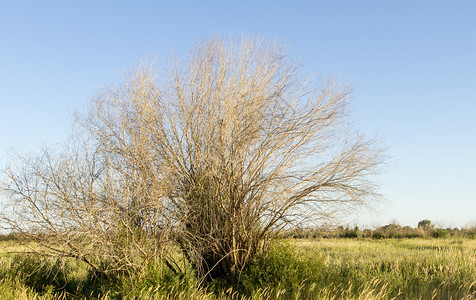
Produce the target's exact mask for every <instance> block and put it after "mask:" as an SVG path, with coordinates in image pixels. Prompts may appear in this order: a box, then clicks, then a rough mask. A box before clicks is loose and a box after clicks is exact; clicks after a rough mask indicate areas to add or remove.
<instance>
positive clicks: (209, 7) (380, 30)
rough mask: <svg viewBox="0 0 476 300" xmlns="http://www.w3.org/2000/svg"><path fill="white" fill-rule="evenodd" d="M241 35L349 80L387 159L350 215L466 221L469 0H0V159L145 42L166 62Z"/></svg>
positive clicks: (53, 123) (470, 136) (82, 98)
mask: <svg viewBox="0 0 476 300" xmlns="http://www.w3.org/2000/svg"><path fill="white" fill-rule="evenodd" d="M242 34H250V35H258V36H262V37H265V38H274V39H277V40H279V41H281V42H282V44H283V45H285V46H287V47H288V48H289V50H290V52H291V53H292V54H294V55H296V56H298V57H299V58H301V59H302V60H303V61H304V64H305V69H306V71H307V72H310V73H313V74H316V75H317V76H327V75H332V76H334V77H336V78H337V79H338V80H339V81H340V82H342V83H345V84H349V85H352V86H354V87H355V92H354V94H353V97H352V107H353V114H352V119H353V121H354V123H355V125H356V127H357V128H359V129H360V130H361V131H362V132H364V133H366V134H367V135H369V136H378V137H381V138H382V141H383V142H382V143H383V145H384V146H385V147H387V148H388V152H387V155H388V156H389V160H388V162H387V164H386V165H385V166H384V168H383V170H384V172H383V173H382V174H381V175H379V177H378V178H377V180H378V182H380V184H381V188H380V192H381V193H382V194H383V195H384V196H385V198H386V200H385V201H384V202H382V203H381V204H380V205H378V206H377V207H376V208H377V209H378V210H377V211H376V212H373V213H362V214H360V215H355V216H349V218H348V219H347V222H349V223H351V224H353V223H358V224H361V225H367V226H371V225H385V224H388V223H390V222H392V221H393V220H396V221H397V222H398V223H399V224H401V225H410V226H416V225H417V223H418V221H420V220H422V219H430V220H431V221H433V222H434V223H436V224H437V225H441V226H445V227H446V226H451V227H453V226H467V225H469V224H476V1H435V0H433V1H414V0H409V1H401V0H398V1H396V0H394V1H367V0H363V1H343V0H342V1H330V0H329V1H277V0H273V1H205V0H203V1H119V0H116V1H84V0H83V1H33V0H32V1H21V0H19V1H3V2H2V4H1V5H0V165H1V166H4V165H6V164H8V163H9V161H10V158H9V157H10V156H9V155H8V153H9V152H11V151H12V150H13V151H19V152H24V151H32V150H35V149H37V148H38V147H40V146H42V145H45V144H46V145H51V144H55V143H60V142H61V141H62V140H64V138H65V137H66V136H67V134H68V133H69V131H70V121H71V119H72V114H73V113H74V112H75V111H77V110H79V109H81V107H82V106H84V104H85V103H87V101H88V99H89V97H90V96H92V95H94V94H95V93H96V92H97V91H98V89H100V88H101V87H105V86H108V85H110V84H113V83H115V82H117V81H118V79H119V78H120V75H121V72H123V71H125V70H127V69H129V68H131V67H133V66H134V65H136V64H137V63H138V62H139V61H140V60H141V58H143V57H144V56H145V55H146V54H147V53H152V54H154V55H156V56H157V57H158V59H159V61H160V60H162V61H163V62H166V61H167V59H168V56H169V55H170V54H171V53H173V52H174V51H175V52H177V53H179V54H180V53H186V52H187V51H188V49H189V48H191V47H192V46H193V45H194V44H195V43H196V42H197V41H199V40H203V39H207V38H210V37H214V36H216V35H221V36H224V37H227V36H230V35H234V36H238V37H239V36H241V35H242Z"/></svg>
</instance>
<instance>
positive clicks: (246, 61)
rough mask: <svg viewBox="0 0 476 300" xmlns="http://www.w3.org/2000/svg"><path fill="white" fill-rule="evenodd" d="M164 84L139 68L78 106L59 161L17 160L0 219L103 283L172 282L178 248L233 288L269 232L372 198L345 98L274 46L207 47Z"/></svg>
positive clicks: (365, 147)
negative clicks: (107, 278) (104, 277)
mask: <svg viewBox="0 0 476 300" xmlns="http://www.w3.org/2000/svg"><path fill="white" fill-rule="evenodd" d="M167 74H168V75H167V76H166V79H160V78H158V76H157V72H155V70H154V69H153V68H152V67H151V66H150V64H148V63H144V64H143V65H141V66H140V67H138V68H137V69H135V70H133V71H132V72H130V73H129V74H127V75H126V76H125V78H124V80H123V81H122V83H121V84H120V85H118V86H116V87H113V88H110V89H107V90H104V91H103V92H101V93H100V94H99V95H98V96H97V97H95V98H94V99H92V101H91V103H90V107H89V110H88V113H87V115H86V116H83V117H81V118H79V122H78V123H79V125H80V126H79V130H77V132H76V134H75V135H74V138H72V139H71V143H70V144H69V145H68V146H67V147H66V149H65V150H64V151H62V152H60V153H52V152H51V151H48V150H45V151H44V152H43V153H42V154H41V155H39V156H38V157H36V158H33V159H31V158H23V159H21V160H20V162H21V164H20V165H19V167H18V168H16V169H12V170H11V171H9V172H8V174H7V175H8V176H7V177H8V180H7V181H6V187H5V189H4V192H5V193H4V195H5V197H7V198H8V199H9V201H10V203H12V204H13V206H12V209H11V210H10V211H9V212H7V213H6V214H5V215H4V217H3V220H4V221H6V223H8V224H9V226H10V227H12V228H14V229H15V230H17V231H21V232H24V233H28V234H30V235H31V237H32V238H35V239H37V241H38V242H40V243H42V244H43V245H44V246H46V249H49V251H50V253H57V254H62V255H69V256H74V257H77V258H79V259H82V260H84V261H86V262H87V263H88V264H90V265H91V266H92V267H93V268H95V269H97V271H98V272H102V273H104V274H108V273H109V272H113V271H123V272H137V271H140V270H141V269H142V268H145V267H146V266H147V264H148V263H149V262H152V261H155V260H161V261H164V262H165V263H166V264H167V265H168V266H169V267H170V268H173V269H174V270H176V271H177V272H179V271H180V268H179V267H178V266H177V265H175V266H174V263H173V257H174V255H173V254H172V251H173V249H179V250H180V251H181V252H182V253H183V254H184V257H186V259H187V261H188V263H190V265H191V266H192V267H193V268H194V270H195V271H196V272H197V274H198V275H200V276H201V277H202V278H203V279H205V280H208V279H213V278H216V277H221V278H225V279H226V280H227V281H228V282H230V283H234V282H236V280H237V279H238V277H239V274H240V272H241V270H242V269H243V268H244V266H245V265H246V264H247V263H249V262H250V261H251V260H252V259H253V258H254V257H255V255H256V254H257V253H259V252H260V251H262V250H263V249H265V248H266V246H267V243H268V241H269V237H271V236H272V234H275V233H277V232H279V230H281V229H282V228H291V227H292V226H295V225H297V224H299V223H301V222H306V221H309V220H316V219H321V218H326V217H327V216H328V215H329V214H330V213H332V212H333V211H339V210H342V209H344V208H346V207H353V206H354V205H356V204H363V203H365V201H366V200H367V199H369V198H368V197H369V196H372V195H373V192H374V190H373V186H372V184H371V182H370V180H369V179H370V177H369V176H370V175H372V173H373V172H374V171H375V167H376V166H377V165H378V164H379V163H380V161H381V153H380V151H378V150H376V148H375V146H374V144H373V143H372V142H371V141H369V140H366V139H365V138H363V137H362V136H359V135H356V134H354V133H353V132H352V130H350V129H349V126H348V125H349V124H348V122H346V118H345V117H346V112H347V101H348V96H349V90H348V89H347V88H341V87H339V86H338V85H337V84H336V83H335V82H334V81H332V80H329V81H327V82H323V83H322V84H321V86H319V87H313V86H309V85H307V82H306V78H303V77H302V73H301V72H300V70H299V68H298V67H297V66H296V63H295V62H293V61H292V60H291V59H290V58H289V56H288V55H286V53H285V52H284V51H283V50H282V48H280V47H279V46H278V45H277V44H275V43H262V42H259V41H255V40H249V39H244V40H243V41H242V42H241V43H227V42H226V41H223V40H219V39H215V40H211V41H208V42H205V43H202V44H198V45H197V46H196V47H195V49H194V50H193V51H192V52H191V53H190V56H189V57H188V58H187V59H184V60H176V61H175V62H174V63H172V64H171V67H170V70H169V72H168V73H167ZM39 234H41V235H39ZM45 236H47V237H49V238H54V241H55V242H54V243H51V240H50V241H48V242H45Z"/></svg>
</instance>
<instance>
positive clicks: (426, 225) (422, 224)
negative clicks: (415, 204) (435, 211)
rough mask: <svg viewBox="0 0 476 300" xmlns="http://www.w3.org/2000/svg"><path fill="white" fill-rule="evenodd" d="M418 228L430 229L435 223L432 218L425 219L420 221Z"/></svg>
mask: <svg viewBox="0 0 476 300" xmlns="http://www.w3.org/2000/svg"><path fill="white" fill-rule="evenodd" d="M418 228H423V229H430V228H433V225H431V221H430V220H427V219H425V220H421V221H420V222H418Z"/></svg>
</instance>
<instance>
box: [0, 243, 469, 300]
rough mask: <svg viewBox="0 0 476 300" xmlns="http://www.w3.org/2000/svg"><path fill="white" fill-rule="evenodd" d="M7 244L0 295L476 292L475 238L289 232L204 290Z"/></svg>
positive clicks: (155, 272) (163, 275) (156, 270)
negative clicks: (99, 272) (236, 274)
mask: <svg viewBox="0 0 476 300" xmlns="http://www.w3.org/2000/svg"><path fill="white" fill-rule="evenodd" d="M2 243H3V242H0V299H64V298H67V299H68V298H70V299H98V298H99V299H121V298H125V299H275V298H283V299H475V298H476V241H475V240H470V239H398V240H397V239H385V240H370V239H366V240H357V239H353V240H349V239H321V240H316V239H313V240H304V239H296V240H292V239H288V240H284V241H282V242H281V243H279V244H277V245H276V246H275V247H273V248H272V249H271V250H270V251H269V252H268V253H267V255H265V256H262V257H258V258H257V259H256V260H255V262H254V263H253V264H251V265H249V266H248V267H247V269H246V270H245V271H244V272H243V274H242V276H241V278H240V284H239V285H237V286H235V287H232V288H231V287H228V286H226V285H225V283H224V282H221V281H219V280H216V281H214V282H212V283H211V284H209V285H208V286H207V287H205V288H202V289H199V288H198V280H197V278H195V276H193V274H192V273H188V274H187V275H185V276H177V275H174V274H172V273H171V272H170V271H168V270H167V269H166V268H163V267H161V266H159V265H152V266H150V268H149V271H148V272H147V273H146V274H145V275H143V276H138V277H134V278H130V277H127V278H122V277H120V278H116V279H115V280H109V281H108V280H104V279H100V278H91V272H90V270H88V268H87V266H85V265H84V264H81V263H78V262H75V261H72V260H61V261H60V260H53V261H51V260H46V259H45V258H40V257H34V256H25V255H23V256H18V255H6V254H5V251H4V252H3V253H1V251H2V250H1V249H2V248H1V247H2ZM3 246H5V245H3ZM9 246H10V247H14V245H12V244H9Z"/></svg>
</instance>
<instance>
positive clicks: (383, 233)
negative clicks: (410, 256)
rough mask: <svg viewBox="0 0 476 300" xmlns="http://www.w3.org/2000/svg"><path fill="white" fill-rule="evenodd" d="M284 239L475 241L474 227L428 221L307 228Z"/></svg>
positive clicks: (475, 228)
mask: <svg viewBox="0 0 476 300" xmlns="http://www.w3.org/2000/svg"><path fill="white" fill-rule="evenodd" d="M283 237H285V238H364V239H385V238H451V237H460V238H470V239H476V226H473V227H468V228H456V227H455V228H437V227H435V225H433V224H431V221H430V220H422V221H420V222H418V226H417V227H416V228H413V227H411V226H401V225H398V224H388V225H384V226H380V227H377V228H375V229H363V230H361V229H360V228H359V227H358V226H355V227H353V226H342V225H341V226H337V227H329V226H327V227H326V226H323V227H308V228H298V229H292V230H287V231H285V232H284V234H283Z"/></svg>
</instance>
